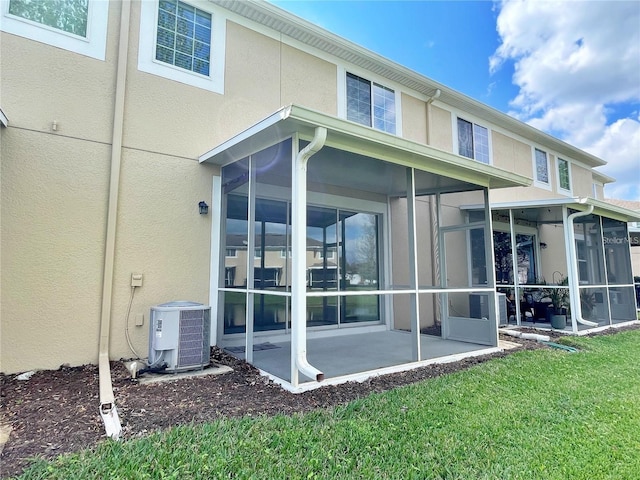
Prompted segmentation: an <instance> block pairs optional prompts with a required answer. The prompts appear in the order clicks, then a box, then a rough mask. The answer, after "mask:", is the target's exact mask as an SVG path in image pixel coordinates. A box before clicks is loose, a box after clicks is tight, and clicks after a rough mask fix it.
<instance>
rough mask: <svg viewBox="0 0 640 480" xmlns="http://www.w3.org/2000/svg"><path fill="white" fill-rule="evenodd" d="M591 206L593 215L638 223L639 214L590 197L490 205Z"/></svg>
mask: <svg viewBox="0 0 640 480" xmlns="http://www.w3.org/2000/svg"><path fill="white" fill-rule="evenodd" d="M590 205H593V213H594V214H595V215H600V216H603V217H607V218H613V219H615V220H619V221H621V222H637V221H640V212H635V211H633V210H629V209H627V208H623V207H620V206H617V205H613V204H611V203H608V202H605V201H602V200H598V199H595V198H590V197H567V198H553V199H547V200H526V201H520V202H504V203H491V210H527V209H543V208H551V207H562V206H567V207H569V208H572V209H574V210H580V211H584V210H586V209H587V208H588V207H589V206H590ZM461 208H462V209H463V210H479V209H482V208H484V207H483V206H482V205H464V206H462V207H461Z"/></svg>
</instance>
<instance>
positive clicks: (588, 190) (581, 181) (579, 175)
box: [571, 164, 603, 199]
mask: <svg viewBox="0 0 640 480" xmlns="http://www.w3.org/2000/svg"><path fill="white" fill-rule="evenodd" d="M592 178H593V173H592V171H591V169H589V168H585V167H582V166H580V165H575V164H573V165H572V166H571V185H572V187H573V195H574V196H575V197H593V180H592ZM601 193H602V192H601ZM598 198H601V199H602V198H603V197H602V196H601V197H598Z"/></svg>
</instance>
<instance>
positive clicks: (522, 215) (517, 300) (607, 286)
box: [463, 198, 638, 333]
mask: <svg viewBox="0 0 640 480" xmlns="http://www.w3.org/2000/svg"><path fill="white" fill-rule="evenodd" d="M463 209H465V210H469V221H473V220H474V219H475V218H476V217H478V218H480V217H482V216H483V214H484V213H483V212H484V210H483V206H482V205H478V206H474V207H463ZM491 210H492V225H493V243H494V260H495V278H496V286H497V292H498V299H499V302H500V303H502V302H505V304H506V307H505V309H504V313H503V318H502V319H501V323H503V324H509V325H518V326H526V327H534V328H539V329H549V328H554V329H558V330H565V331H567V332H572V333H587V332H589V331H593V329H599V328H608V327H610V326H615V325H623V324H625V323H627V322H633V321H635V320H636V319H637V317H636V307H635V298H634V296H635V294H634V284H633V275H632V271H631V252H630V244H629V232H628V222H633V221H636V219H637V218H638V213H637V212H633V211H631V210H627V209H624V208H620V207H617V206H615V205H612V204H609V203H606V202H603V201H599V200H596V199H593V198H566V199H550V200H547V201H523V202H512V203H500V204H492V205H491ZM472 242H473V239H472ZM514 258H515V259H516V261H513V260H512V259H514ZM480 280H481V281H480V283H481V284H482V283H483V279H480ZM563 317H564V318H563Z"/></svg>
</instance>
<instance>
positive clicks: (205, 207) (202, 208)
mask: <svg viewBox="0 0 640 480" xmlns="http://www.w3.org/2000/svg"><path fill="white" fill-rule="evenodd" d="M198 208H199V209H200V215H206V214H207V213H209V205H207V202H205V201H204V200H203V201H202V202H200V203H199V204H198Z"/></svg>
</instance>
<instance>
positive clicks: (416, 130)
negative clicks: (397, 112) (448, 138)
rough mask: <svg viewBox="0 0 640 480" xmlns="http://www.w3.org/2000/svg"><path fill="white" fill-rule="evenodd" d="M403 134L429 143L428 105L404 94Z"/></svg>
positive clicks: (410, 138) (405, 136)
mask: <svg viewBox="0 0 640 480" xmlns="http://www.w3.org/2000/svg"><path fill="white" fill-rule="evenodd" d="M401 102H402V136H403V137H404V138H407V139H409V140H413V141H414V142H420V143H427V105H426V103H425V102H423V101H422V100H419V99H417V98H415V97H412V96H410V95H406V94H403V95H402V100H401Z"/></svg>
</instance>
